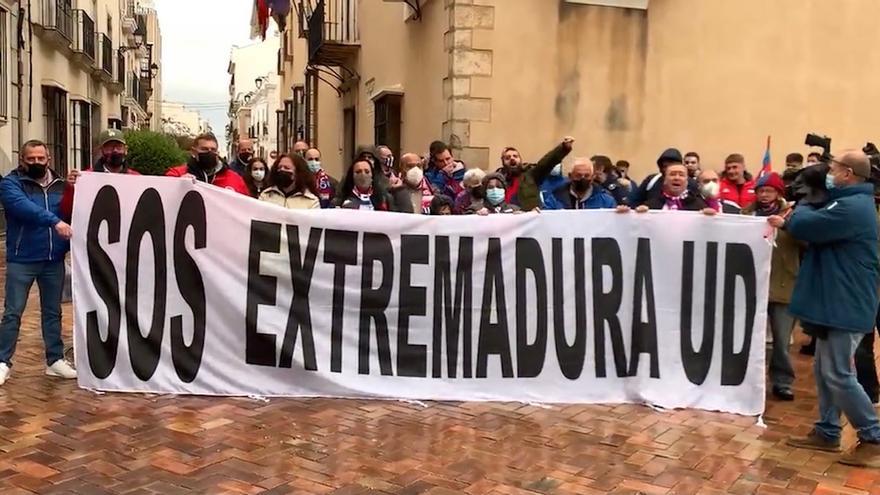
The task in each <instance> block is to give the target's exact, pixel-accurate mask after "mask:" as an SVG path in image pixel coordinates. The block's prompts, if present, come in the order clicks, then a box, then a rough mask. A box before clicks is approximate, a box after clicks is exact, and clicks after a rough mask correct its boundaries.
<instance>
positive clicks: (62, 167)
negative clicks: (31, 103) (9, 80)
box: [43, 86, 67, 177]
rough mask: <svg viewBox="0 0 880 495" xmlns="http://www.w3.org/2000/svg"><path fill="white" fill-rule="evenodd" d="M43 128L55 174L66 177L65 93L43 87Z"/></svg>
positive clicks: (53, 88)
mask: <svg viewBox="0 0 880 495" xmlns="http://www.w3.org/2000/svg"><path fill="white" fill-rule="evenodd" d="M43 126H44V128H45V129H46V146H47V147H48V148H49V153H51V154H52V163H54V164H55V167H54V168H55V172H57V173H58V175H60V176H61V177H66V176H67V92H66V91H64V90H62V89H59V88H56V87H54V86H43Z"/></svg>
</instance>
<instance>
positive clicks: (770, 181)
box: [755, 172, 785, 194]
mask: <svg viewBox="0 0 880 495" xmlns="http://www.w3.org/2000/svg"><path fill="white" fill-rule="evenodd" d="M761 187H772V188H773V189H776V190H777V191H779V194H785V183H784V182H783V181H782V178H781V177H779V174H777V173H776V172H770V173H769V174H764V175H762V176H761V177H760V178H759V179H758V181H757V182H756V183H755V189H758V188H761Z"/></svg>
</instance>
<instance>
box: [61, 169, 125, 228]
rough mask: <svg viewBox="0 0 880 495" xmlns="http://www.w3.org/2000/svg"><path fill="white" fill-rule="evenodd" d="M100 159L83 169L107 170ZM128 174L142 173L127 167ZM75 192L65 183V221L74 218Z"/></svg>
mask: <svg viewBox="0 0 880 495" xmlns="http://www.w3.org/2000/svg"><path fill="white" fill-rule="evenodd" d="M99 164H100V161H99V163H98V164H96V166H95V167H89V168H86V169H84V170H83V172H106V173H112V172H107V170H106V169H104V167H103V166H100V165H99ZM121 173H124V174H126V175H141V174H140V173H138V171H137V170H133V169H130V168H128V167H126V168H125V169H124V171H123V172H121ZM73 192H74V188H73V186H71V185H70V184H65V185H64V195H63V196H62V197H61V218H62V219H63V220H64V221H65V222H70V219H71V218H73Z"/></svg>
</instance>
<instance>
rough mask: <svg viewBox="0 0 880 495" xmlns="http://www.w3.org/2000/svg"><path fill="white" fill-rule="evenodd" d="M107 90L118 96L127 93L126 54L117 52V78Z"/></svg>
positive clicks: (108, 84) (109, 84)
mask: <svg viewBox="0 0 880 495" xmlns="http://www.w3.org/2000/svg"><path fill="white" fill-rule="evenodd" d="M102 72H103V71H102ZM107 88H108V89H109V90H110V91H112V92H113V93H115V94H117V95H118V94H121V93H122V92H123V91H125V54H123V53H119V52H116V77H114V78H113V80H112V81H111V82H109V83H107Z"/></svg>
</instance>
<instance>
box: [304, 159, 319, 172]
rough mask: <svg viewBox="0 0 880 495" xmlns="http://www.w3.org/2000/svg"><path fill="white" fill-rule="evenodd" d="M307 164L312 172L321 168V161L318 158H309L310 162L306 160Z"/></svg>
mask: <svg viewBox="0 0 880 495" xmlns="http://www.w3.org/2000/svg"><path fill="white" fill-rule="evenodd" d="M306 164H307V165H308V166H309V170H310V171H311V172H312V173H315V172H317V171H318V170H321V162H320V161H318V160H309V161H308V162H306Z"/></svg>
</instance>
